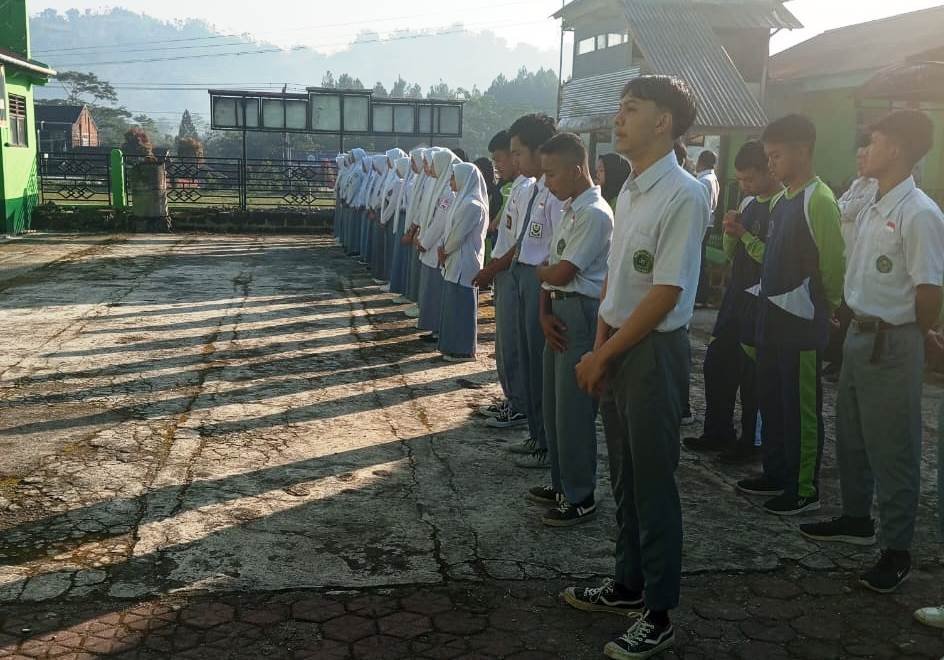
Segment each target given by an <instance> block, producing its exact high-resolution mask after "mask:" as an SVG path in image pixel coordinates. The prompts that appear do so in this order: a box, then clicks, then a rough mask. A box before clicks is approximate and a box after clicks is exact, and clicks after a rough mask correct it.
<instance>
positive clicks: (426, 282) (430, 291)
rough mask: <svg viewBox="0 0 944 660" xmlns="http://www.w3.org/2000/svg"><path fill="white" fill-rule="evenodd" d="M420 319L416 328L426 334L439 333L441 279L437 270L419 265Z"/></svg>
mask: <svg viewBox="0 0 944 660" xmlns="http://www.w3.org/2000/svg"><path fill="white" fill-rule="evenodd" d="M421 266H422V268H423V270H422V274H421V275H420V319H419V322H418V323H417V325H416V327H418V328H419V329H420V330H426V331H427V332H439V324H440V321H441V319H442V292H443V277H442V274H441V273H440V272H439V269H438V268H430V267H429V266H427V265H425V264H421Z"/></svg>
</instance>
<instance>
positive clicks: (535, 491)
mask: <svg viewBox="0 0 944 660" xmlns="http://www.w3.org/2000/svg"><path fill="white" fill-rule="evenodd" d="M563 497H564V496H563V494H562V493H558V492H557V491H556V490H554V489H553V488H551V487H550V486H535V487H534V488H531V489H529V490H528V499H529V500H531V501H532V502H535V503H537V504H545V505H548V504H550V505H554V504H557V503H559V502H560V501H561V499H563Z"/></svg>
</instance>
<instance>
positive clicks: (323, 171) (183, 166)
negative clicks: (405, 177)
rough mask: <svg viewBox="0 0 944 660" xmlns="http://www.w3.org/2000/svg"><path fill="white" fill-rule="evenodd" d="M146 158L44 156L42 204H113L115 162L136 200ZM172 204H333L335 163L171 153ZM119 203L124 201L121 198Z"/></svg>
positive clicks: (242, 206) (251, 206)
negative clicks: (140, 167) (137, 176)
mask: <svg viewBox="0 0 944 660" xmlns="http://www.w3.org/2000/svg"><path fill="white" fill-rule="evenodd" d="M144 160H145V159H144V157H141V156H122V157H121V158H120V159H119V160H118V161H112V156H111V155H109V154H81V155H77V154H41V155H40V163H41V166H40V177H41V189H42V193H43V202H44V203H45V202H52V203H54V204H57V205H60V206H77V205H96V206H109V205H111V204H112V200H113V199H115V197H114V196H113V195H112V194H111V193H112V191H111V188H110V186H111V185H114V184H113V183H112V179H113V178H114V179H115V180H120V179H121V177H112V176H111V174H112V168H113V167H115V165H113V164H112V163H113V162H121V163H122V165H121V166H120V167H119V168H118V169H117V171H119V172H120V171H121V170H122V169H123V170H124V173H125V176H124V177H123V178H124V187H125V190H124V193H125V194H124V195H123V196H121V198H122V199H126V200H127V202H128V203H129V204H131V203H133V195H134V187H135V186H134V181H135V168H136V166H137V165H138V164H140V163H142V162H144ZM163 166H164V170H165V173H166V182H167V200H168V204H169V206H170V207H171V208H201V207H216V208H232V209H239V210H243V211H246V210H261V209H282V210H292V209H297V210H308V211H315V210H321V209H331V208H333V207H334V183H335V179H336V177H337V165H336V164H335V163H334V161H320V160H318V161H279V160H253V159H249V160H243V159H242V158H192V157H182V156H170V157H168V158H167V159H165V160H164V161H163ZM119 189H120V186H119ZM119 204H120V202H119Z"/></svg>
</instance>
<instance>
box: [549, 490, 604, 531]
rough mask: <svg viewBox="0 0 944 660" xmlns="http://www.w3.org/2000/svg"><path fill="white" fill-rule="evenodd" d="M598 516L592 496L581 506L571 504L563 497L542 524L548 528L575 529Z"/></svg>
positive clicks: (550, 510)
mask: <svg viewBox="0 0 944 660" xmlns="http://www.w3.org/2000/svg"><path fill="white" fill-rule="evenodd" d="M596 516H597V505H596V502H594V501H593V496H592V495H591V496H590V497H588V498H587V499H586V500H585V501H584V502H582V503H580V504H571V503H570V502H568V501H567V500H565V499H564V498H563V497H562V498H561V499H560V501H559V502H558V503H557V506H556V507H555V508H553V509H548V511H547V513H545V514H544V517H543V518H541V522H543V523H544V524H545V525H547V526H548V527H573V526H574V525H579V524H580V523H582V522H587V521H588V520H593V519H594V518H596Z"/></svg>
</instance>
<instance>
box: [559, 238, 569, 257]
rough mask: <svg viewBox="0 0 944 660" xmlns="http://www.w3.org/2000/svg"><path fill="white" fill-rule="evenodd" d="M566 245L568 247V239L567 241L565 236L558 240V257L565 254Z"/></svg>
mask: <svg viewBox="0 0 944 660" xmlns="http://www.w3.org/2000/svg"><path fill="white" fill-rule="evenodd" d="M566 247H567V241H565V240H564V239H563V238H562V239H560V240H559V241H557V256H558V257H559V256H561V255H562V254H564V249H565V248H566Z"/></svg>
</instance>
